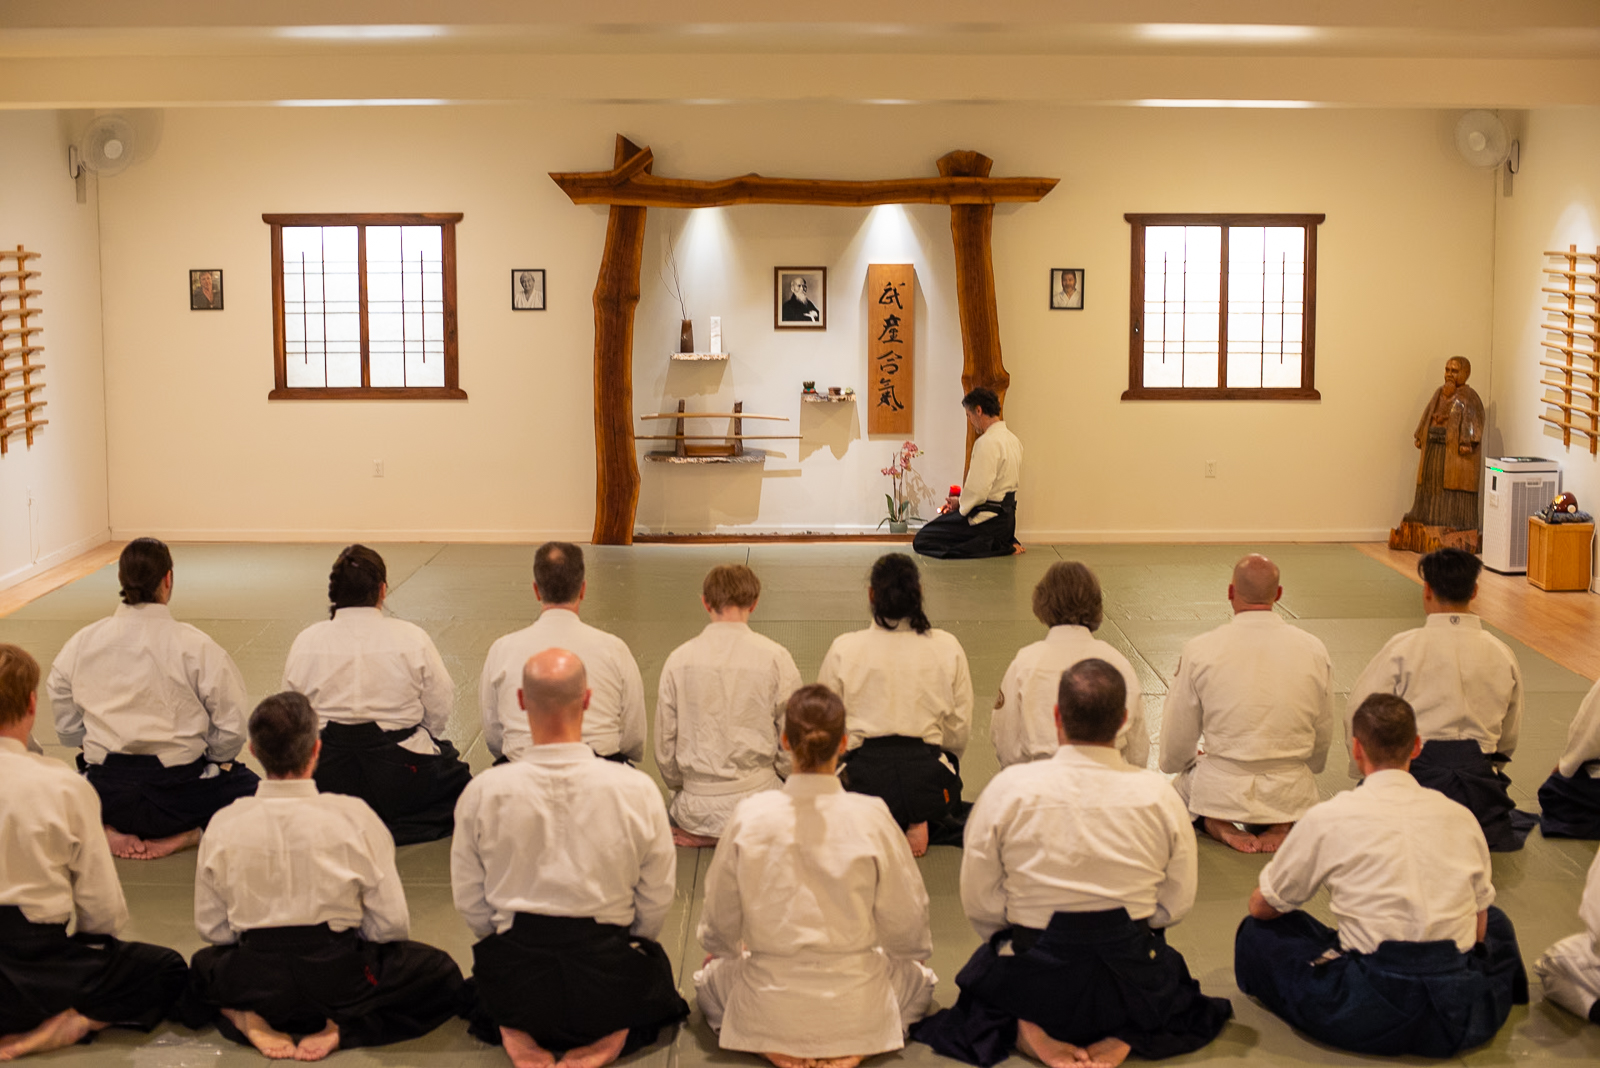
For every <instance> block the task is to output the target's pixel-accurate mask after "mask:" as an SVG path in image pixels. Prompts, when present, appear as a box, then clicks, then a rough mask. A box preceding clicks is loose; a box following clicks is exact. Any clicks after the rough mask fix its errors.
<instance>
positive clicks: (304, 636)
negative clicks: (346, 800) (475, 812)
mask: <svg viewBox="0 0 1600 1068" xmlns="http://www.w3.org/2000/svg"><path fill="white" fill-rule="evenodd" d="M388 595H389V582H388V571H387V569H386V568H385V567H384V563H383V557H381V556H379V555H378V554H377V553H376V552H374V551H373V550H372V549H369V548H367V547H366V546H365V545H351V546H349V547H348V548H346V549H345V550H344V551H343V552H341V553H340V554H339V558H338V559H337V560H335V561H334V562H333V570H332V571H331V572H330V573H329V575H328V600H329V602H330V605H331V607H330V610H329V617H330V618H329V619H328V620H327V621H325V622H322V623H313V624H312V625H311V626H309V627H307V628H306V629H305V630H303V631H301V632H300V635H299V636H298V637H297V638H295V640H294V645H293V646H291V647H290V649H289V659H288V660H287V661H286V662H285V663H284V665H283V688H284V689H285V690H293V691H295V692H296V693H302V694H305V695H306V697H308V698H310V700H311V706H312V707H313V708H315V709H316V710H317V718H318V719H319V720H320V721H321V724H322V759H321V760H320V761H318V763H317V771H316V783H317V788H318V789H320V790H322V791H323V792H324V793H335V794H349V795H351V796H352V797H359V798H361V799H362V800H363V801H365V802H366V803H367V804H369V805H371V806H372V808H373V810H374V811H375V812H377V814H378V817H379V818H380V819H382V820H383V822H384V823H385V824H386V825H387V826H388V828H389V830H390V832H391V833H392V834H393V835H394V840H395V843H396V844H397V845H409V844H411V843H413V842H431V841H434V840H435V839H438V838H447V837H449V835H450V832H451V830H452V828H453V827H454V824H455V818H454V813H455V804H456V799H457V798H458V797H460V796H461V791H462V790H464V789H466V787H467V783H468V781H470V780H471V778H472V771H471V769H470V768H468V767H467V765H466V763H465V762H464V761H462V759H461V756H460V754H459V753H457V752H456V748H455V746H454V745H453V744H452V743H451V742H450V740H449V739H447V738H445V737H443V735H444V730H445V727H446V726H447V725H448V724H449V722H450V713H451V712H452V711H453V710H454V708H455V684H454V683H453V682H451V680H450V672H449V671H447V670H446V669H445V666H444V660H443V658H441V657H440V656H439V650H438V649H436V648H435V647H434V644H433V639H432V638H430V637H428V632H427V631H425V630H423V629H422V628H421V627H419V626H417V625H416V624H415V623H409V622H407V621H405V620H403V619H396V618H394V617H393V616H387V615H385V614H384V613H383V604H384V601H385V599H386V598H387V597H388Z"/></svg>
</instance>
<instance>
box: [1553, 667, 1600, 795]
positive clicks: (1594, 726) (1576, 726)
mask: <svg viewBox="0 0 1600 1068" xmlns="http://www.w3.org/2000/svg"><path fill="white" fill-rule="evenodd" d="M1591 760H1600V682H1596V683H1595V684H1594V686H1592V687H1591V688H1590V689H1589V692H1588V693H1587V694H1585V695H1584V698H1583V703H1582V704H1581V705H1579V706H1578V711H1577V713H1576V714H1575V715H1573V717H1572V723H1571V724H1569V725H1568V727H1567V748H1566V749H1565V750H1564V751H1562V753H1561V762H1560V763H1559V764H1557V765H1556V770H1557V771H1559V772H1561V774H1562V775H1564V776H1566V777H1567V778H1569V779H1570V778H1572V777H1573V776H1574V775H1576V774H1578V769H1579V768H1581V767H1583V766H1584V765H1585V764H1587V763H1588V762H1589V761H1591ZM1587 774H1588V775H1589V776H1591V777H1592V778H1596V779H1600V765H1597V766H1595V767H1593V768H1590V769H1589V771H1588V772H1587Z"/></svg>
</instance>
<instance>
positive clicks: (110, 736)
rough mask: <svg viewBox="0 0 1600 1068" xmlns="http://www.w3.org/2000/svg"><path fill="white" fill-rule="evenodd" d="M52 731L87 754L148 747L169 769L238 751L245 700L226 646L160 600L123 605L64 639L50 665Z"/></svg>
mask: <svg viewBox="0 0 1600 1068" xmlns="http://www.w3.org/2000/svg"><path fill="white" fill-rule="evenodd" d="M48 690H49V693H50V704H51V707H52V708H53V709H54V710H55V718H56V734H58V735H59V736H60V738H61V744H62V745H64V746H67V747H68V748H77V747H78V746H82V747H83V758H84V759H85V760H87V761H88V762H89V763H91V764H104V763H105V760H106V754H108V753H130V754H148V755H154V756H157V757H160V758H161V763H162V765H163V766H165V767H169V768H176V767H182V766H183V765H185V764H193V763H194V762H195V761H196V760H199V759H200V758H201V757H205V758H206V759H207V760H210V761H212V762H213V763H217V764H221V763H226V762H227V761H230V760H232V759H233V758H234V757H236V756H238V755H239V750H240V749H242V748H243V747H244V742H245V719H246V717H247V716H248V715H249V707H248V703H247V701H246V698H245V691H244V677H243V676H242V675H240V674H239V669H238V667H237V666H235V665H234V662H233V658H232V657H230V656H229V655H228V654H227V653H225V652H224V651H223V649H222V646H220V645H218V644H217V643H216V642H214V641H212V640H211V639H210V638H209V637H207V636H206V634H205V633H204V632H202V631H201V630H199V629H198V628H195V627H191V626H190V625H189V624H187V623H179V622H178V621H177V620H175V619H173V618H172V613H171V612H170V611H168V610H167V606H166V605H164V604H140V605H126V604H124V605H118V606H117V610H116V611H115V612H114V613H112V614H111V615H110V616H108V617H106V618H105V619H102V620H100V621H98V622H95V623H91V624H89V625H88V626H87V627H84V628H83V629H82V630H80V631H79V632H78V633H76V634H74V635H73V636H72V637H71V638H69V639H67V644H66V645H64V646H62V648H61V652H60V653H58V654H57V655H56V659H55V663H54V664H52V665H51V666H50V681H49V683H48Z"/></svg>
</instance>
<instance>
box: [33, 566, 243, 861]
mask: <svg viewBox="0 0 1600 1068" xmlns="http://www.w3.org/2000/svg"><path fill="white" fill-rule="evenodd" d="M117 576H118V578H119V579H120V581H121V583H122V604H121V605H120V606H119V607H118V608H117V610H116V612H115V614H113V615H111V616H109V617H108V618H106V619H102V620H100V621H99V622H98V623H91V624H89V625H88V626H87V627H84V628H83V629H82V630H80V631H79V632H78V633H76V634H74V635H73V636H72V637H71V638H70V639H68V641H67V644H66V645H65V646H63V647H62V649H61V652H60V653H59V654H58V655H57V656H56V659H55V663H54V664H53V665H52V666H51V668H50V682H49V685H48V689H49V691H50V703H51V705H52V706H53V707H54V709H55V720H56V733H57V734H58V735H59V736H60V738H61V744H62V745H64V746H68V747H69V748H76V747H78V746H82V748H83V752H82V754H81V755H80V756H79V757H78V768H79V770H81V771H83V772H84V774H85V776H86V777H87V778H88V780H89V784H90V785H91V786H93V787H94V788H95V792H97V793H98V794H99V795H100V804H101V808H102V810H103V811H104V812H105V813H107V814H108V823H107V825H106V837H107V838H108V839H109V841H110V843H111V852H112V853H113V854H114V855H116V856H119V857H123V858H125V859H129V860H153V859H155V858H156V857H164V856H166V855H167V854H169V853H173V852H176V851H177V850H179V849H184V848H187V847H189V846H192V845H195V844H196V843H198V842H199V841H200V832H201V830H203V829H204V828H205V826H206V824H207V823H208V822H210V820H211V817H212V815H213V814H214V813H216V812H217V810H219V809H221V808H223V807H225V806H227V805H229V804H231V803H232V802H233V801H235V800H236V799H238V798H240V797H248V796H250V795H251V794H253V793H255V790H256V783H257V782H259V781H260V780H259V779H258V778H257V776H256V773H255V772H253V771H251V770H250V769H249V768H247V767H245V766H244V765H243V764H242V763H238V762H236V761H235V760H234V758H235V757H237V756H238V755H239V750H240V749H241V748H243V747H244V731H245V723H244V721H245V711H246V704H245V692H244V678H243V676H241V675H240V674H239V669H238V667H236V666H235V665H234V662H233V658H232V657H230V656H228V654H227V653H226V652H224V651H223V649H222V647H221V646H220V645H218V644H217V643H216V642H214V641H212V640H211V639H210V638H209V637H207V636H206V635H205V634H204V633H202V632H201V631H200V630H198V629H196V628H195V627H191V626H190V625H189V624H187V623H179V622H178V621H177V620H175V619H173V618H172V612H171V611H169V610H168V608H167V602H168V601H169V600H171V598H172V554H171V553H170V552H168V551H167V547H166V546H165V545H163V544H162V543H161V542H159V541H157V540H156V539H154V538H136V539H134V540H133V541H131V542H129V543H128V545H127V547H126V548H124V549H123V550H122V557H121V560H120V562H119V563H118V565H117ZM109 820H115V821H116V822H115V823H114V824H112V823H110V822H109Z"/></svg>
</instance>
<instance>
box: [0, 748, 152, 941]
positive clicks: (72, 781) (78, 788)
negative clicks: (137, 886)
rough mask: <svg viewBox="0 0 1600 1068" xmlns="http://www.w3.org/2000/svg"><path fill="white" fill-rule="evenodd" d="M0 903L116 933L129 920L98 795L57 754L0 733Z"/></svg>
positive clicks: (39, 919)
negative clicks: (39, 752) (39, 751)
mask: <svg viewBox="0 0 1600 1068" xmlns="http://www.w3.org/2000/svg"><path fill="white" fill-rule="evenodd" d="M0 905H12V906H15V907H16V908H19V909H21V910H22V915H23V916H25V917H27V918H28V920H29V921H30V922H32V923H69V922H72V921H76V922H77V930H78V931H79V932H80V933H82V934H101V935H115V934H117V933H118V932H119V931H121V930H122V928H123V926H124V925H125V924H126V923H127V922H128V906H127V903H126V902H125V901H124V900H123V897H122V884H121V883H120V882H118V881H117V869H116V865H115V864H114V863H113V862H112V860H111V847H110V846H109V845H107V844H106V832H105V829H104V826H103V825H102V823H101V820H100V795H98V794H96V793H95V792H94V787H92V786H90V785H89V783H88V780H86V779H84V778H83V776H81V775H78V774H77V773H76V772H74V771H73V770H72V769H71V768H69V767H67V766H66V765H65V764H63V763H61V761H59V760H52V759H50V758H49V757H43V756H38V755H36V754H34V753H30V752H28V749H27V747H26V746H25V745H23V744H22V743H21V742H19V741H16V740H15V739H13V738H0Z"/></svg>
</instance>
